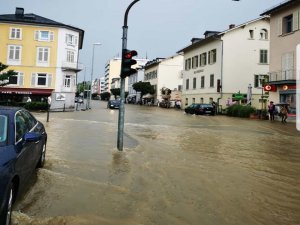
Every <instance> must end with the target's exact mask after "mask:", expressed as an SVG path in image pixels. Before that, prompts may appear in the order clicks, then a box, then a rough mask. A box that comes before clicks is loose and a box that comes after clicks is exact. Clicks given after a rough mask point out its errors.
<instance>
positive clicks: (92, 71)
mask: <svg viewBox="0 0 300 225" xmlns="http://www.w3.org/2000/svg"><path fill="white" fill-rule="evenodd" d="M97 45H98V46H100V45H101V43H94V44H93V54H92V69H91V87H90V96H89V104H88V109H90V108H91V106H90V103H91V100H92V87H93V73H94V52H95V46H97Z"/></svg>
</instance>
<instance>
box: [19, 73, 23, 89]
mask: <svg viewBox="0 0 300 225" xmlns="http://www.w3.org/2000/svg"><path fill="white" fill-rule="evenodd" d="M23 75H24V74H23V73H19V86H23Z"/></svg>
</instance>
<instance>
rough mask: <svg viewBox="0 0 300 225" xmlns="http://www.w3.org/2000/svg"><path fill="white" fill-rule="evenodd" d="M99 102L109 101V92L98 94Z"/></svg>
mask: <svg viewBox="0 0 300 225" xmlns="http://www.w3.org/2000/svg"><path fill="white" fill-rule="evenodd" d="M100 98H101V100H106V101H108V100H109V99H110V93H109V92H103V93H101V94H100Z"/></svg>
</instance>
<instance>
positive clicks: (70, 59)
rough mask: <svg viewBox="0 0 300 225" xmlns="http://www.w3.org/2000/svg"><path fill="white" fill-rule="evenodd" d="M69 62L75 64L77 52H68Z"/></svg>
mask: <svg viewBox="0 0 300 225" xmlns="http://www.w3.org/2000/svg"><path fill="white" fill-rule="evenodd" d="M67 62H71V63H74V62H75V51H72V50H67Z"/></svg>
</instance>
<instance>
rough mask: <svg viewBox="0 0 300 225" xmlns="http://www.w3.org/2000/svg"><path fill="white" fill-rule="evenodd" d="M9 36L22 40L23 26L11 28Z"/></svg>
mask: <svg viewBox="0 0 300 225" xmlns="http://www.w3.org/2000/svg"><path fill="white" fill-rule="evenodd" d="M9 38H10V39H17V40H21V39H22V33H21V28H14V27H12V28H10V32H9Z"/></svg>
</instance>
